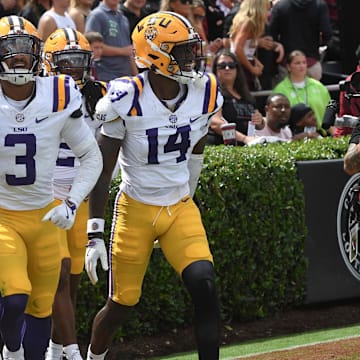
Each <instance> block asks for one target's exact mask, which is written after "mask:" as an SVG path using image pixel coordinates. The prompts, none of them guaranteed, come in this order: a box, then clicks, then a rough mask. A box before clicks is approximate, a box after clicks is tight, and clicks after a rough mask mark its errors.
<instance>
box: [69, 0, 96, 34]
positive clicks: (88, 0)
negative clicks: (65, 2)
mask: <svg viewBox="0 0 360 360" xmlns="http://www.w3.org/2000/svg"><path fill="white" fill-rule="evenodd" d="M92 4H93V0H71V5H70V8H69V15H70V17H71V18H72V19H73V20H74V23H75V26H76V30H78V31H80V32H81V33H82V34H83V33H84V32H85V22H86V18H87V17H88V16H89V14H90V11H91V7H92Z"/></svg>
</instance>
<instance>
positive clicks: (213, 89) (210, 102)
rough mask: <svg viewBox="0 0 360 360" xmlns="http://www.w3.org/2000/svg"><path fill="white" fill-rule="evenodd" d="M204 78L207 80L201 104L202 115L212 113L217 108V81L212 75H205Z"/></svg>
mask: <svg viewBox="0 0 360 360" xmlns="http://www.w3.org/2000/svg"><path fill="white" fill-rule="evenodd" d="M204 77H206V78H207V81H206V83H205V97H204V103H203V114H209V113H212V112H214V111H215V110H216V109H217V108H218V104H217V99H218V91H219V86H218V81H217V78H216V76H215V75H214V74H212V73H205V74H204Z"/></svg>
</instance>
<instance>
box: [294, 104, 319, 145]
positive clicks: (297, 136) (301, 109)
mask: <svg viewBox="0 0 360 360" xmlns="http://www.w3.org/2000/svg"><path fill="white" fill-rule="evenodd" d="M289 127H290V130H291V132H292V135H293V140H301V139H305V138H306V139H318V138H321V137H322V136H321V135H320V134H319V133H318V132H317V130H316V128H317V122H316V117H315V114H314V112H313V111H312V109H311V107H309V106H307V105H305V104H303V103H299V104H296V105H294V106H292V107H291V113H290V119H289Z"/></svg>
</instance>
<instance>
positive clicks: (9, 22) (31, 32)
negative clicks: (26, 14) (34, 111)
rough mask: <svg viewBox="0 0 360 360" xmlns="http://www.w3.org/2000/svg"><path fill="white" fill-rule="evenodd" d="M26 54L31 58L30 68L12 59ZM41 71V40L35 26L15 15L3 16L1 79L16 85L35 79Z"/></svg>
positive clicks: (1, 30)
mask: <svg viewBox="0 0 360 360" xmlns="http://www.w3.org/2000/svg"><path fill="white" fill-rule="evenodd" d="M24 55H26V56H29V58H30V62H29V66H28V67H29V68H27V67H25V68H24V67H21V66H17V65H16V63H15V62H14V61H13V60H12V59H13V58H14V57H15V56H17V57H18V56H24ZM12 63H13V64H14V66H13V68H12ZM19 63H21V62H19ZM20 65H22V64H20ZM40 71H41V40H40V36H39V33H38V32H37V30H36V28H35V26H34V25H33V24H32V23H31V22H30V21H28V20H26V19H24V18H22V17H19V16H15V15H10V16H4V17H3V18H1V19H0V79H2V80H6V81H9V82H10V83H12V84H15V85H23V84H26V83H28V82H30V81H34V80H35V76H37V75H39V73H40Z"/></svg>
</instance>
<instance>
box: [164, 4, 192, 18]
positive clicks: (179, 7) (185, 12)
mask: <svg viewBox="0 0 360 360" xmlns="http://www.w3.org/2000/svg"><path fill="white" fill-rule="evenodd" d="M191 4H192V0H161V2H160V11H173V12H175V13H178V14H180V15H182V16H184V17H186V18H187V19H188V20H189V21H190V22H191V23H192V22H193V19H192V14H191Z"/></svg>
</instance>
